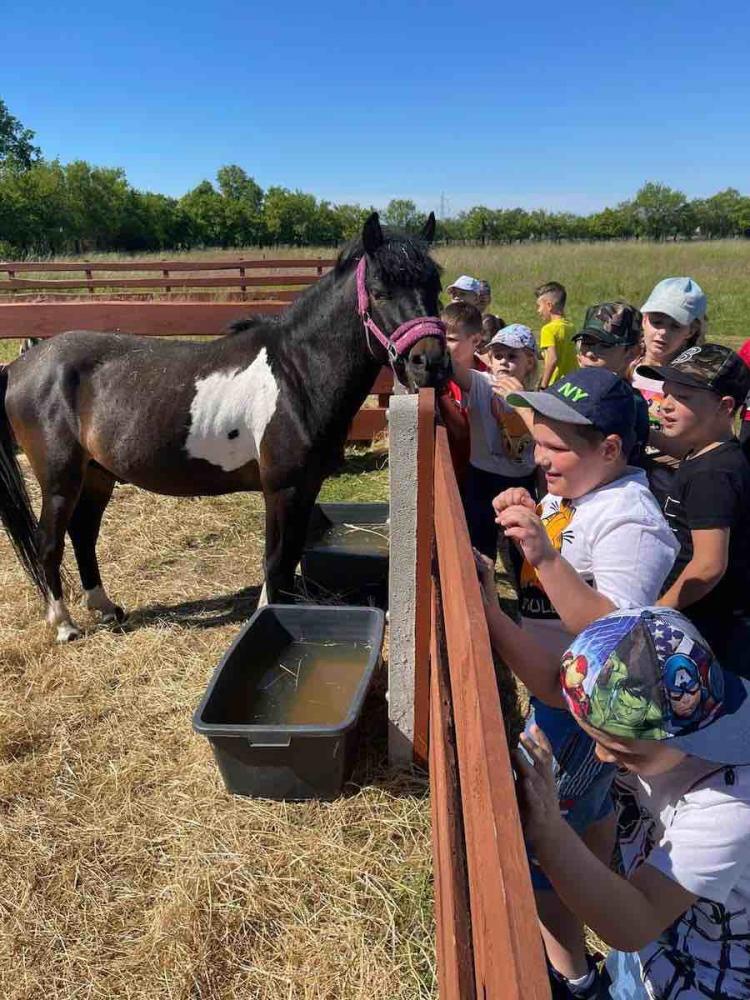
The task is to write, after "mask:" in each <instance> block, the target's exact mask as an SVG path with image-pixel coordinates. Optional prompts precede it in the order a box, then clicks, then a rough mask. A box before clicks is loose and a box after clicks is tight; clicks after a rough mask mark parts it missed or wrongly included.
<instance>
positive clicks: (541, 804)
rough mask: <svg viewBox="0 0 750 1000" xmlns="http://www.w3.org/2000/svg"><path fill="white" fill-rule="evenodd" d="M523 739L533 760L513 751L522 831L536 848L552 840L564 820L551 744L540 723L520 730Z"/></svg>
mask: <svg viewBox="0 0 750 1000" xmlns="http://www.w3.org/2000/svg"><path fill="white" fill-rule="evenodd" d="M521 743H522V745H523V747H524V749H525V751H526V753H527V754H528V755H529V757H531V760H532V761H533V764H532V763H530V762H529V759H528V757H527V756H526V754H525V753H524V752H523V751H522V750H516V752H515V753H514V755H513V765H514V767H515V770H516V774H517V775H518V781H517V784H516V788H517V790H518V800H519V806H520V808H521V819H522V821H523V832H524V834H525V836H526V839H527V840H528V841H529V843H530V844H531V846H532V847H533V848H536V849H539V848H540V847H541V845H542V844H547V845H549V844H551V843H554V841H555V840H556V839H557V836H558V833H559V831H560V829H561V828H562V825H563V823H564V822H565V821H564V820H563V818H562V815H561V813H560V804H559V801H558V798H557V788H556V786H555V776H554V771H553V769H552V747H551V746H550V744H549V740H548V739H547V737H546V736H545V735H544V733H543V732H542V730H541V729H540V728H539V726H536V725H534V726H532V727H531V731H530V733H522V734H521Z"/></svg>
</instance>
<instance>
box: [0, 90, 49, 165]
mask: <svg viewBox="0 0 750 1000" xmlns="http://www.w3.org/2000/svg"><path fill="white" fill-rule="evenodd" d="M33 138H34V133H33V132H32V131H31V129H29V128H24V127H23V125H22V124H21V122H20V121H19V120H18V119H17V118H15V117H14V116H13V115H12V114H11V113H10V111H9V110H8V105H7V104H6V103H5V101H3V100H2V98H0V164H3V163H12V164H15V165H16V166H18V167H19V168H21V169H23V170H28V169H29V167H31V165H32V163H35V162H36V161H37V160H38V159H39V158H40V156H41V155H42V151H41V150H40V149H39V147H38V146H35V145H34V144H33V142H32V139H33Z"/></svg>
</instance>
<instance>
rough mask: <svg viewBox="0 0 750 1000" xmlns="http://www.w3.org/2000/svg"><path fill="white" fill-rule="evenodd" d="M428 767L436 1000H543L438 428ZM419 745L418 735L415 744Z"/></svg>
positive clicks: (500, 727)
mask: <svg viewBox="0 0 750 1000" xmlns="http://www.w3.org/2000/svg"><path fill="white" fill-rule="evenodd" d="M434 446H435V452H434V532H435V534H434V537H435V554H436V560H435V563H436V565H434V567H433V576H432V583H431V591H432V592H431V593H420V594H418V598H417V606H420V604H422V603H425V604H426V605H427V606H430V607H431V608H432V628H431V643H430V647H431V663H430V681H429V691H430V719H429V736H430V740H429V764H430V789H431V796H432V817H433V855H434V859H435V906H436V924H437V934H436V936H437V953H438V980H439V987H440V996H441V1000H474V998H477V1000H479V998H481V1000H549V997H550V989H549V981H548V978H547V972H546V967H545V961H544V953H543V947H542V941H541V936H540V933H539V927H538V922H537V915H536V907H535V904H534V898H533V893H532V888H531V878H530V875H529V866H528V861H527V858H526V851H525V847H524V841H523V834H522V832H521V825H520V820H519V815H518V809H517V805H516V797H515V788H514V780H513V774H512V769H511V762H510V756H509V753H508V748H507V742H506V735H505V727H504V723H503V717H502V711H501V708H500V696H499V692H498V688H497V681H496V678H495V671H494V666H493V660H492V652H491V648H490V642H489V634H488V631H487V625H486V621H485V615H484V609H483V604H482V597H481V593H480V588H479V581H478V578H477V573H476V569H475V564H474V559H473V555H472V549H471V543H470V541H469V534H468V530H467V527H466V520H465V517H464V513H463V507H462V504H461V499H460V496H459V492H458V486H457V483H456V478H455V475H454V472H453V466H452V463H451V458H450V452H449V449H448V440H447V437H446V431H445V428H444V427H438V428H437V429H436V431H435V438H434ZM415 742H416V740H415Z"/></svg>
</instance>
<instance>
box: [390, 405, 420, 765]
mask: <svg viewBox="0 0 750 1000" xmlns="http://www.w3.org/2000/svg"><path fill="white" fill-rule="evenodd" d="M417 405H418V400H417V396H416V395H408V396H404V395H394V396H391V401H390V409H389V415H388V440H389V450H390V457H389V473H390V518H391V524H390V539H391V541H390V563H389V565H390V570H389V572H390V576H389V581H388V606H389V622H390V631H389V647H388V759H389V762H390V763H391V764H392V765H395V766H405V765H410V764H411V763H412V760H413V752H414V751H413V744H414V664H415V656H416V644H415V639H416V635H415V621H416V563H417V416H418V409H417Z"/></svg>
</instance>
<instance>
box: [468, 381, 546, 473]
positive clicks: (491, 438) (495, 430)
mask: <svg viewBox="0 0 750 1000" xmlns="http://www.w3.org/2000/svg"><path fill="white" fill-rule="evenodd" d="M493 401H494V405H495V406H496V407H497V408H498V409H499V410H500V411H501V417H500V420H499V421H498V419H497V418H496V416H495V413H494V412H493ZM468 406H469V424H470V429H471V460H470V461H471V464H472V465H473V466H475V467H476V468H477V469H482V470H483V471H484V472H492V473H495V474H497V475H500V476H507V477H509V478H519V479H520V478H521V477H523V476H530V475H531V474H532V472H533V471H534V469H535V468H536V465H535V464H534V441H533V439H532V437H531V432H530V431H529V429H528V427H527V426H526V424H525V423H524V421H523V418H522V417H521V416H520V415H519V414H518V413H517V412H516V411H515V410H514V409H513V407H512V406H509V405H508V404H507V403H506V402H505V400H503V399H500V398H499V397H498V396H496V395H495V394H494V392H493V391H492V378H491V376H490V375H489V374H487V373H484V372H476V371H472V372H471V391H470V392H469V398H468Z"/></svg>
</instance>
